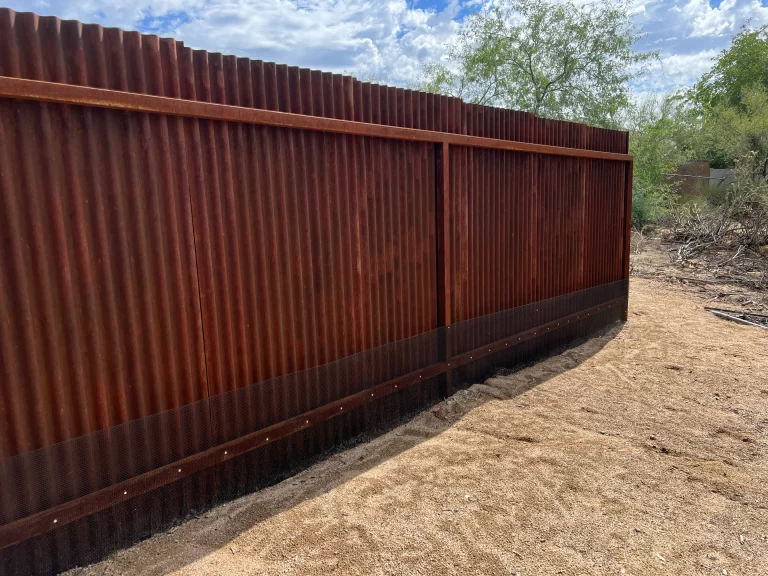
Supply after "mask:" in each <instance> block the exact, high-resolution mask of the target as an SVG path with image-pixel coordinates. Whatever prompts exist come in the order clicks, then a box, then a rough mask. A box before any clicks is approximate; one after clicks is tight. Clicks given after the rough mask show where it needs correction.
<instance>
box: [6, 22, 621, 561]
mask: <svg viewBox="0 0 768 576" xmlns="http://www.w3.org/2000/svg"><path fill="white" fill-rule="evenodd" d="M627 144H628V140H627V134H626V133H623V132H615V131H608V130H602V129H597V128H591V127H588V126H584V125H579V124H572V123H567V122H559V121H551V120H544V119H540V118H536V117H534V116H533V115H531V114H526V113H522V112H516V111H511V110H501V109H495V108H488V107H483V106H477V105H471V104H465V103H463V102H461V101H460V100H457V99H454V98H447V97H442V96H436V95H432V94H425V93H420V92H413V91H410V90H403V89H399V88H390V87H385V86H379V85H375V84H373V85H372V84H367V83H361V82H360V81H358V80H356V79H354V78H351V77H348V76H341V75H336V74H328V73H322V72H317V71H310V70H306V69H299V68H296V67H288V66H281V65H275V64H273V63H266V62H260V61H252V60H248V59H245V58H235V57H232V56H222V55H221V54H209V53H207V52H204V51H199V50H191V49H189V48H187V47H185V46H184V45H183V43H181V42H177V41H175V40H171V39H160V38H158V37H157V36H150V35H141V34H139V33H136V32H124V31H122V30H117V29H107V28H102V27H100V26H95V25H83V24H81V23H79V22H72V21H60V20H58V19H57V18H41V17H38V16H36V15H33V14H28V13H23V14H22V13H14V12H13V11H10V10H7V9H0V234H2V239H0V267H1V272H0V377H1V378H2V383H1V384H0V387H1V389H2V394H0V426H2V430H0V458H2V460H0V481H2V483H1V485H2V486H3V489H2V494H0V523H1V524H0V547H2V548H3V550H2V552H0V554H4V555H5V556H4V557H5V558H6V559H8V558H10V560H8V561H9V562H11V563H12V565H13V566H14V567H15V568H14V569H15V570H19V571H23V569H24V567H25V566H26V567H30V566H31V567H33V569H40V567H41V566H43V567H44V568H43V569H51V570H53V569H58V568H61V567H64V566H67V565H70V564H73V563H78V562H84V561H87V560H89V559H92V558H94V557H96V556H98V555H99V554H101V553H103V551H105V550H106V549H108V548H109V547H110V545H104V543H103V540H104V536H103V535H104V533H105V531H111V532H110V533H111V534H113V536H112V537H111V538H112V541H111V545H113V546H114V545H122V544H126V543H129V542H132V541H134V540H136V539H137V538H140V537H142V536H143V535H146V534H149V533H151V532H152V531H154V530H157V529H158V528H159V527H161V526H162V525H164V524H165V523H167V522H168V521H172V520H173V519H175V518H178V517H179V516H181V515H184V514H186V513H189V511H190V510H193V509H197V508H200V507H205V506H208V505H210V504H211V503H212V502H214V501H218V499H220V498H222V497H228V496H231V495H233V494H236V493H241V492H243V491H245V490H248V489H252V488H253V487H254V486H256V485H258V484H259V483H260V482H263V481H264V479H266V478H268V477H273V476H274V474H275V473H276V472H279V471H280V470H283V469H287V468H290V467H291V466H294V465H295V464H296V463H297V462H301V461H304V460H306V458H307V456H310V455H312V454H317V453H320V452H322V451H323V450H325V449H327V448H329V447H331V446H334V445H336V444H338V443H339V442H342V441H344V440H345V439H348V438H351V437H354V436H355V435H357V434H359V433H360V432H363V431H365V430H369V429H371V428H372V427H375V426H379V425H381V424H382V423H384V422H389V421H392V420H394V419H397V418H398V417H400V416H402V415H405V414H407V413H409V412H411V411H413V410H416V409H418V408H420V407H423V406H426V405H428V404H429V403H431V402H433V401H435V400H436V399H438V398H439V397H441V396H443V395H445V394H449V393H451V391H452V389H453V386H454V385H456V386H459V385H463V384H466V383H467V382H470V381H471V380H472V379H473V378H475V377H478V376H480V375H481V374H482V372H483V371H484V370H485V369H487V367H488V366H489V365H490V364H491V363H494V362H495V363H499V362H510V361H513V360H520V359H523V358H527V357H530V356H531V355H533V354H535V353H540V352H542V351H546V350H547V349H551V348H552V347H553V346H555V345H557V344H560V343H565V342H567V341H569V340H572V339H573V338H574V337H579V336H583V335H585V334H588V333H589V332H590V331H592V330H594V329H595V328H597V327H599V326H601V325H605V324H607V323H609V322H611V321H613V320H615V319H617V318H618V317H620V316H621V315H622V314H626V297H627V292H626V289H627V278H628V226H629V213H630V212H629V209H630V194H631V166H632V161H631V158H630V157H629V156H627V155H626V154H627ZM486 348H487V351H486ZM345 409H346V412H345ZM9 486H13V489H8V487H9ZM160 496H162V498H161V497H160ZM105 526H107V527H106V528H105ZM126 526H128V527H129V528H126ZM121 531H122V532H121ZM115 534H117V535H115ZM41 558H45V560H41ZM8 565H10V564H8Z"/></svg>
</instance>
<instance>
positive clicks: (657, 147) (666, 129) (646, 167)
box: [625, 95, 692, 227]
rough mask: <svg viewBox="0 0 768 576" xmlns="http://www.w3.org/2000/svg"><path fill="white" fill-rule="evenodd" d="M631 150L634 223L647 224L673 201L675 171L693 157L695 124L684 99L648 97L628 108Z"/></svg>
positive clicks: (626, 125)
mask: <svg viewBox="0 0 768 576" xmlns="http://www.w3.org/2000/svg"><path fill="white" fill-rule="evenodd" d="M625 122H626V124H625V127H626V128H627V129H628V130H629V131H630V136H629V153H630V154H632V156H634V172H633V179H632V222H633V224H634V225H635V226H639V227H642V226H645V225H646V224H649V223H653V222H656V221H658V220H659V218H661V216H663V215H664V213H665V212H666V211H667V210H668V209H669V208H670V206H671V205H672V203H673V196H672V192H673V191H674V185H673V184H671V183H670V182H669V180H668V179H667V178H666V176H665V174H670V173H674V172H676V171H677V168H678V167H679V166H680V164H682V163H683V162H685V161H686V160H689V159H690V158H691V154H692V153H691V151H690V150H689V149H688V147H687V142H688V141H689V139H690V138H691V125H690V123H689V121H688V117H687V110H686V108H685V106H684V103H683V102H682V101H681V98H680V97H679V96H676V95H668V96H665V97H648V98H646V99H645V100H643V101H642V102H640V103H639V104H636V105H635V106H632V107H630V108H629V109H628V113H627V118H626V120H625Z"/></svg>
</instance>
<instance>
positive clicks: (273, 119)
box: [0, 76, 632, 162]
mask: <svg viewBox="0 0 768 576" xmlns="http://www.w3.org/2000/svg"><path fill="white" fill-rule="evenodd" d="M0 97H4V98H16V99H21V100H34V101H38V102H52V103H56V104H72V105H76V106H95V107H98V108H109V109H113V110H124V111H130V112H147V113H152V114H165V115H169V116H183V117H188V118H200V119H204V120H222V121H229V122H243V123H247V124H261V125H264V126H277V127H282V128H296V129H301V130H316V131H320V132H333V133H337V134H352V135H356V136H371V137H376V138H389V139H395V140H410V141H416V142H434V143H447V144H453V145H455V146H469V147H474V148H494V149H497V150H509V151H515V152H531V153H535V154H547V155H554V156H572V157H576V158H599V159H603V160H618V161H625V162H626V161H630V160H631V159H632V156H629V155H628V154H617V153H614V152H599V151H596V150H582V149H579V148H565V147H560V146H548V145H545V144H532V143H527V142H513V141H509V140H497V139H494V138H481V137H478V136H467V135H464V134H451V133H448V132H433V131H429V130H418V129H415V128H401V127H398V126H385V125H382V124H368V123H365V122H353V121H351V120H338V119H336V118H322V117H319V116H306V115H302V114H291V113H288V112H276V111H273V110H260V109H257V108H243V107H240V106H229V105H226V104H212V103H210V102H198V101H196V100H182V99H178V98H166V97H164V96H151V95H148V94H137V93H134V92H121V91H116V90H105V89H102V88H91V87H88V86H76V85H73V84H59V83H57V82H43V81H40V80H27V79H22V78H10V77H7V76H0Z"/></svg>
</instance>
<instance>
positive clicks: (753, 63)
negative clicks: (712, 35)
mask: <svg viewBox="0 0 768 576" xmlns="http://www.w3.org/2000/svg"><path fill="white" fill-rule="evenodd" d="M754 85H760V86H762V87H764V88H766V89H768V25H766V26H761V27H760V28H756V29H753V28H750V27H749V24H745V25H744V26H742V28H741V31H740V32H739V33H738V34H737V35H736V36H734V38H733V41H732V42H731V45H730V46H729V47H728V48H726V49H725V50H723V51H722V52H721V53H720V55H719V56H718V57H717V58H716V59H715V64H714V66H713V67H712V69H711V70H710V71H709V72H707V73H706V74H704V75H703V76H702V77H701V80H699V81H698V82H697V83H696V85H695V86H694V87H693V89H692V90H691V93H690V97H691V100H692V101H693V102H694V103H695V104H696V105H698V106H700V107H701V109H702V111H707V110H710V109H712V108H714V107H715V106H718V105H730V106H739V105H741V102H742V100H741V97H742V94H743V93H744V90H745V89H746V88H748V87H750V86H754Z"/></svg>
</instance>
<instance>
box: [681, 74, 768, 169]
mask: <svg viewBox="0 0 768 576" xmlns="http://www.w3.org/2000/svg"><path fill="white" fill-rule="evenodd" d="M766 66H768V61H767V62H766ZM698 136H699V137H698V140H697V144H698V145H697V146H696V149H695V152H696V155H698V156H699V157H701V158H705V159H707V160H709V161H710V164H711V165H712V167H714V168H731V167H733V166H735V164H736V161H737V160H738V159H740V158H743V157H744V156H745V155H746V154H747V153H748V152H750V151H753V152H755V153H756V154H757V156H758V157H759V158H768V89H766V88H764V87H763V86H761V85H759V84H755V85H752V86H747V87H745V88H743V89H742V92H741V94H740V97H739V104H738V105H733V104H731V103H730V101H724V102H723V103H721V104H718V105H716V106H715V107H714V108H712V109H710V110H707V111H706V112H705V113H704V114H703V115H702V119H701V131H700V133H699V135H698ZM765 170H768V168H764V172H765Z"/></svg>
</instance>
